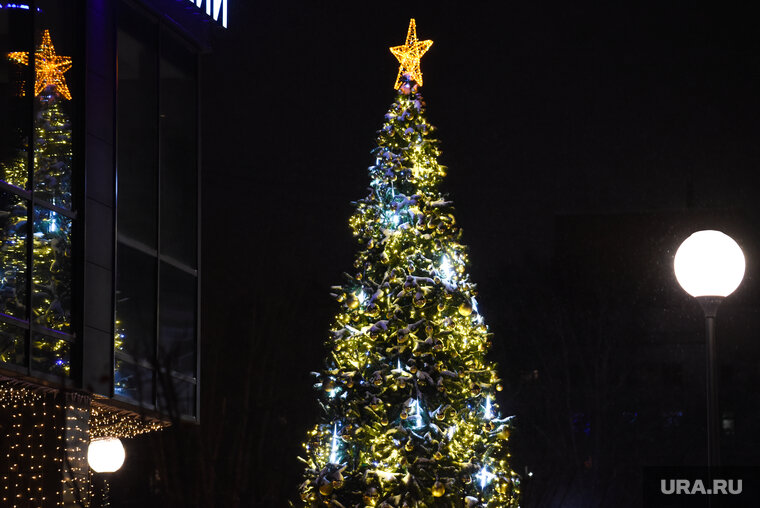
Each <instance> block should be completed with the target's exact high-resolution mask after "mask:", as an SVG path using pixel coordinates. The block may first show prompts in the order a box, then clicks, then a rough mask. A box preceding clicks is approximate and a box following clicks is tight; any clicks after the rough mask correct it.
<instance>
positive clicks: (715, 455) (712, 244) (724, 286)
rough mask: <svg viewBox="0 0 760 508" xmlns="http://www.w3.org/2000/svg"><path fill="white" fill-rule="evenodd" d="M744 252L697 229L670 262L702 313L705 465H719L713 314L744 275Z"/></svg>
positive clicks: (728, 239)
mask: <svg viewBox="0 0 760 508" xmlns="http://www.w3.org/2000/svg"><path fill="white" fill-rule="evenodd" d="M744 267H745V262H744V254H743V253H742V250H741V248H740V247H739V245H738V244H737V243H736V242H735V241H734V240H733V239H732V238H731V237H730V236H728V235H726V234H724V233H721V232H720V231H711V230H708V231H697V232H696V233H694V234H692V235H691V236H690V237H689V238H687V239H686V240H684V242H683V243H682V244H681V246H680V247H679V248H678V251H677V252H676V257H675V260H674V262H673V268H674V269H675V273H676V279H678V283H679V284H680V285H681V287H682V288H683V289H684V291H686V292H687V293H689V294H690V295H691V296H693V297H695V298H696V299H697V301H698V302H699V304H700V305H701V306H702V310H703V311H704V313H705V329H706V332H707V347H706V350H707V464H708V466H711V467H715V466H719V465H720V446H719V444H720V442H719V439H720V433H719V427H718V425H719V423H718V422H719V420H718V379H717V364H718V362H717V357H716V353H717V347H716V340H715V316H716V314H717V312H718V306H719V305H720V303H721V302H722V301H723V298H725V297H726V296H728V295H730V294H731V293H733V292H734V290H735V289H736V288H737V287H739V284H741V281H742V279H743V278H744Z"/></svg>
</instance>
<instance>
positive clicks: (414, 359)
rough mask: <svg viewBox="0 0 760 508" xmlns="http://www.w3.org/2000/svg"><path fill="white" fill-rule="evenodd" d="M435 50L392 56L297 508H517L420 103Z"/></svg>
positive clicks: (489, 366)
mask: <svg viewBox="0 0 760 508" xmlns="http://www.w3.org/2000/svg"><path fill="white" fill-rule="evenodd" d="M431 44H432V41H418V40H417V37H416V27H415V22H414V20H412V21H411V23H410V25H409V32H408V35H407V40H406V44H405V45H403V46H398V47H394V48H391V51H392V53H393V54H394V55H395V56H396V58H397V59H398V60H399V62H400V69H399V76H398V77H397V80H396V89H397V90H398V95H397V97H396V100H395V102H394V103H393V105H392V106H391V108H390V110H389V111H388V113H387V114H386V115H385V118H386V122H385V124H384V125H383V127H382V129H381V130H380V131H379V132H378V136H377V145H378V146H377V148H375V149H374V151H373V154H374V156H375V164H374V165H373V166H371V167H370V168H369V173H370V178H371V188H370V191H371V192H370V194H369V196H367V197H366V198H364V199H362V200H361V201H359V202H358V203H357V206H356V211H355V213H354V214H353V216H352V217H351V219H350V226H351V229H352V230H353V233H354V236H355V237H356V238H357V240H358V241H359V243H360V245H361V246H362V249H361V250H360V252H359V253H358V255H357V256H356V260H355V263H354V266H355V268H356V272H355V273H354V275H347V277H346V278H347V280H346V282H345V283H344V284H343V285H341V286H336V287H335V288H334V289H335V296H336V297H337V299H338V301H339V302H341V304H342V308H341V310H340V311H339V313H338V315H337V317H336V319H335V324H334V326H333V329H332V333H331V337H330V339H329V340H328V346H329V347H330V349H331V351H330V355H329V357H328V359H327V361H326V366H325V369H324V370H323V371H322V372H319V373H316V375H317V378H318V379H317V384H316V387H317V388H318V390H319V397H320V403H321V406H322V408H323V409H324V416H323V418H322V421H321V422H320V423H319V424H317V425H316V426H315V427H314V428H313V429H312V430H311V431H310V432H309V434H308V437H307V439H306V442H305V443H304V448H305V457H302V460H303V461H304V462H305V463H306V465H307V468H306V471H305V481H304V482H303V484H302V485H301V487H300V494H301V499H302V500H303V502H304V505H305V506H313V507H316V506H323V505H326V506H336V507H345V508H349V507H352V508H353V507H365V506H381V507H384V508H387V507H431V506H441V507H444V506H446V507H454V506H456V507H460V506H467V507H516V506H517V505H518V498H519V478H518V476H517V475H516V474H515V473H514V472H513V471H512V469H511V468H510V466H509V452H508V446H507V445H508V440H509V436H510V431H511V420H510V418H502V417H500V415H499V411H498V407H497V404H496V402H495V400H494V395H495V392H496V391H499V390H501V385H500V384H499V378H498V375H497V373H496V366H495V364H494V363H492V362H489V361H488V360H487V359H486V352H487V350H488V349H489V346H490V334H489V333H488V328H487V327H486V325H485V323H484V322H483V317H482V316H481V315H480V313H479V312H478V306H477V303H476V300H475V295H476V291H475V285H474V284H473V283H472V282H471V281H470V279H469V276H468V274H467V270H466V268H467V265H468V257H467V251H466V248H465V246H464V245H463V244H462V243H460V240H461V237H462V230H461V229H460V228H459V226H458V225H457V223H456V220H455V218H454V215H453V207H452V203H451V201H448V200H447V199H446V197H445V196H443V195H442V194H441V193H440V191H439V190H438V186H439V184H440V182H441V180H442V179H443V177H444V176H445V174H446V168H445V167H443V166H441V165H440V164H439V163H438V160H437V159H438V157H439V155H440V152H439V149H438V142H437V141H436V140H434V139H433V138H432V137H431V136H432V134H433V132H434V128H433V127H432V126H431V125H430V124H429V123H428V121H427V120H426V118H425V102H424V100H423V98H422V95H421V94H420V92H419V86H421V85H422V75H421V73H420V67H419V65H420V57H421V56H422V54H424V53H425V51H427V49H428V48H429V47H430V45H431Z"/></svg>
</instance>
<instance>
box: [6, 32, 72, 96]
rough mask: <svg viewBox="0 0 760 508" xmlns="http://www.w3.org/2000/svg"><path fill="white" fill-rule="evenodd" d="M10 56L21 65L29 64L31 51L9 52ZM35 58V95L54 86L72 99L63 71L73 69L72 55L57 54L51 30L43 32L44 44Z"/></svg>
mask: <svg viewBox="0 0 760 508" xmlns="http://www.w3.org/2000/svg"><path fill="white" fill-rule="evenodd" d="M8 58H9V59H10V60H12V61H13V62H16V63H18V64H21V65H29V53H27V52H25V51H16V52H13V53H8ZM34 60H35V67H36V77H35V80H34V95H35V96H37V95H39V94H41V93H42V91H43V90H45V88H47V87H49V86H52V87H53V88H55V89H56V90H57V91H58V93H59V94H61V96H63V97H65V98H66V99H68V100H71V92H70V91H69V87H68V86H66V80H65V79H64V77H63V73H64V72H66V71H67V70H69V69H71V57H68V56H60V55H56V54H55V48H54V47H53V42H52V41H51V40H50V31H48V30H45V31H44V32H42V44H40V46H39V47H38V48H37V54H36V55H35V59H34Z"/></svg>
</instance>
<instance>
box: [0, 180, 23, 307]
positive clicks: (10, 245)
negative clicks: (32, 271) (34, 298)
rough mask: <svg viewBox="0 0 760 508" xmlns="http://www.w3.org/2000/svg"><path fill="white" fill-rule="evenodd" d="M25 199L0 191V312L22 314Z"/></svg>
mask: <svg viewBox="0 0 760 508" xmlns="http://www.w3.org/2000/svg"><path fill="white" fill-rule="evenodd" d="M26 207H27V202H26V200H25V199H23V198H21V197H19V196H17V195H15V194H11V193H9V192H5V191H2V190H0V313H3V314H8V315H10V316H13V317H16V318H19V319H24V318H25V317H26V273H27V270H26V268H27V259H26V258H27V252H26V217H27V211H26Z"/></svg>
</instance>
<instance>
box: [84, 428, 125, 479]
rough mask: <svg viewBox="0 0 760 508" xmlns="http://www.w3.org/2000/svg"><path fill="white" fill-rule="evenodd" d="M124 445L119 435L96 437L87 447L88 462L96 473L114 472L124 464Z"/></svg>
mask: <svg viewBox="0 0 760 508" xmlns="http://www.w3.org/2000/svg"><path fill="white" fill-rule="evenodd" d="M125 457H126V453H125V452H124V445H122V444H121V441H120V440H119V438H117V437H96V438H95V439H93V440H92V441H90V446H89V447H88V448H87V462H88V463H89V464H90V467H91V468H92V470H93V471H95V472H96V473H113V472H114V471H118V470H119V468H120V467H121V465H122V464H124V458H125Z"/></svg>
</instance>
